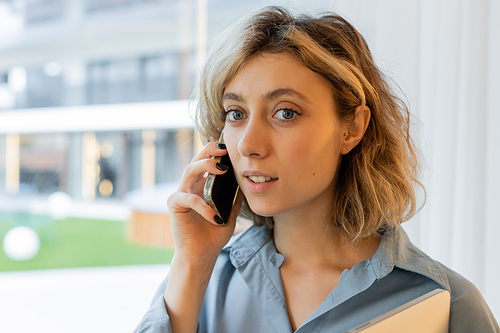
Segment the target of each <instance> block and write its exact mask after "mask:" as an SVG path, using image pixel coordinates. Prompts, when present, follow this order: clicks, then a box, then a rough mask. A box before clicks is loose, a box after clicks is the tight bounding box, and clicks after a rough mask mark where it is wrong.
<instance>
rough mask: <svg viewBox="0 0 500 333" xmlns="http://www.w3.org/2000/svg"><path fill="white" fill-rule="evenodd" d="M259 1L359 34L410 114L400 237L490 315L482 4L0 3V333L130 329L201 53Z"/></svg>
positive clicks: (488, 86) (491, 147) (489, 9)
mask: <svg viewBox="0 0 500 333" xmlns="http://www.w3.org/2000/svg"><path fill="white" fill-rule="evenodd" d="M266 5H285V6H287V7H288V8H290V9H293V10H296V11H307V12H310V13H313V14H316V13H321V12H322V11H325V10H332V11H335V12H338V13H340V14H342V15H344V16H345V17H346V18H347V19H348V20H350V21H351V22H352V23H353V24H354V25H355V26H356V27H357V28H358V29H359V30H360V31H361V33H362V34H363V35H364V37H365V38H366V40H367V42H368V44H369V45H370V47H371V49H372V52H373V55H374V58H375V62H376V63H377V64H378V65H379V66H380V67H381V68H382V70H383V71H384V72H385V73H386V74H387V76H389V77H391V78H392V79H393V80H394V84H395V86H398V87H399V88H400V90H398V93H399V94H400V96H401V97H402V98H403V99H404V100H405V101H406V102H407V103H408V104H409V106H410V111H411V112H412V114H413V115H414V116H415V119H414V123H415V124H414V125H415V126H414V136H415V139H416V141H417V144H418V145H419V146H420V148H421V150H422V152H423V158H422V182H423V184H424V186H426V190H427V203H426V205H425V207H424V208H423V209H422V211H421V212H420V213H419V214H418V215H417V216H416V217H414V218H413V219H412V220H411V221H409V222H408V223H406V224H405V225H406V226H405V228H406V230H407V231H408V233H409V234H410V237H411V239H412V240H413V242H414V243H415V244H416V245H417V246H419V247H420V248H422V249H423V250H424V251H426V252H427V253H428V254H429V255H431V256H432V257H434V258H436V259H438V260H440V261H441V262H443V263H445V264H446V265H448V266H450V267H451V268H453V269H455V270H456V271H458V272H459V273H461V274H462V275H464V276H465V277H467V278H468V279H470V280H471V281H473V282H474V283H475V284H476V286H477V287H478V288H479V289H480V291H481V292H482V294H483V296H484V297H485V298H486V300H487V302H488V304H489V305H490V307H491V308H492V310H493V312H494V314H495V315H496V317H497V318H498V317H499V316H500V301H499V300H500V287H499V286H498V283H497V278H496V276H498V275H499V274H500V269H499V268H498V267H499V266H498V253H500V244H499V242H497V241H496V238H497V235H498V234H499V233H500V224H499V223H498V217H497V213H496V206H497V205H498V202H499V201H500V195H499V194H498V190H497V189H498V187H499V186H500V176H499V175H498V172H497V170H498V167H497V165H498V164H499V162H500V154H499V153H500V149H499V148H498V145H497V143H498V142H499V140H500V134H499V131H498V130H497V129H496V128H497V124H499V123H500V115H499V114H498V112H494V110H496V109H497V108H496V100H495V97H496V95H497V94H498V92H499V91H500V86H499V83H498V82H497V80H496V79H495V78H496V77H498V76H499V75H500V65H499V64H498V61H496V59H500V40H499V37H498V31H500V23H499V22H500V2H499V1H496V0H491V1H487V0H480V1H475V0H474V1H473V0H461V1H452V0H438V1H433V2H432V3H431V2H426V1H419V0H408V1H404V2H402V1H396V0H378V1H375V0H337V1H334V0H310V1H299V0H297V1H273V2H270V1H263V0H257V1H243V0H232V1H227V0H163V1H160V0H99V1H98V0H66V1H63V0H10V1H9V0H0V240H1V242H2V247H1V248H0V316H1V318H2V320H1V321H0V331H2V332H28V331H32V330H35V329H36V331H38V332H131V331H133V329H134V328H135V326H136V325H137V324H138V323H139V321H140V319H141V318H142V315H143V314H144V312H145V311H146V310H147V308H148V306H149V302H150V300H151V297H152V296H153V293H154V292H155V290H156V288H157V286H158V284H159V283H160V282H161V280H162V279H163V278H164V276H165V275H166V273H167V272H168V263H169V262H170V260H171V258H172V255H173V241H172V238H171V235H170V226H169V218H168V211H167V209H166V198H167V197H168V195H169V194H170V193H171V192H172V191H173V190H174V189H175V188H176V184H177V182H178V180H179V179H180V177H181V175H182V172H183V170H184V168H185V166H186V165H187V164H188V163H189V161H190V160H191V158H192V157H193V154H194V153H195V152H196V151H197V150H198V149H199V148H200V143H199V141H198V140H197V139H196V135H195V133H194V131H193V122H192V114H193V105H192V104H190V103H189V98H190V96H191V94H192V92H193V90H194V88H195V84H196V81H197V77H198V75H199V68H200V63H202V61H203V58H204V56H205V53H206V47H207V42H208V41H210V39H211V38H212V37H213V36H214V35H215V34H217V33H218V32H219V31H221V30H222V29H224V28H225V27H227V26H228V25H230V24H231V23H233V22H234V21H235V20H237V19H239V18H240V17H241V16H242V15H244V14H247V13H249V12H251V11H254V10H257V9H259V8H261V7H263V6H266ZM236 37H237V36H236ZM421 199H422V201H423V196H422V197H421ZM27 319H29V320H27Z"/></svg>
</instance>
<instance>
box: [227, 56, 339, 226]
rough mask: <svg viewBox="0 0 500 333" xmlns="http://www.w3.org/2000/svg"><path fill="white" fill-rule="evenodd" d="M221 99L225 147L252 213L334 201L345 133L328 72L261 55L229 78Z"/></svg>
mask: <svg viewBox="0 0 500 333" xmlns="http://www.w3.org/2000/svg"><path fill="white" fill-rule="evenodd" d="M223 103H224V109H225V111H226V112H227V114H226V125H225V130H224V138H225V142H226V146H227V148H228V153H229V156H230V158H231V161H232V163H233V166H234V171H235V175H236V179H237V181H238V184H239V185H240V188H241V190H242V191H243V193H244V195H245V197H246V199H247V201H248V204H249V206H250V208H251V209H252V211H254V212H255V213H257V214H259V215H262V216H277V215H280V214H285V213H286V214H290V213H292V214H293V213H300V212H302V213H306V214H307V212H308V211H309V212H310V209H328V208H329V207H330V206H331V200H332V194H333V181H334V177H335V173H336V171H337V168H338V165H339V162H340V149H341V145H342V142H343V135H344V132H345V131H344V130H343V129H344V127H341V122H340V121H339V120H338V119H337V116H336V114H335V106H334V101H333V96H332V90H331V88H330V86H329V84H328V82H327V81H326V80H325V79H324V78H323V77H321V76H320V75H319V74H316V73H314V72H313V71H311V70H310V69H308V68H307V67H305V66H303V65H302V64H301V63H300V62H298V61H297V60H295V59H294V58H293V57H291V56H289V55H287V54H274V55H273V54H268V53H261V54H258V55H257V56H255V57H253V58H251V60H250V61H248V62H247V63H246V64H245V65H244V66H243V67H242V68H241V69H240V71H239V72H238V73H237V74H236V76H235V77H234V78H233V80H232V81H231V82H230V83H229V85H228V86H227V88H226V89H225V91H224V95H223ZM316 212H317V211H316Z"/></svg>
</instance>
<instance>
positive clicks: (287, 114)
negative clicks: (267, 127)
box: [276, 109, 299, 120]
mask: <svg viewBox="0 0 500 333" xmlns="http://www.w3.org/2000/svg"><path fill="white" fill-rule="evenodd" d="M298 114H299V113H298V112H297V111H294V110H292V109H281V110H278V111H277V112H276V118H278V119H281V120H292V119H293V118H294V117H295V116H296V115H298Z"/></svg>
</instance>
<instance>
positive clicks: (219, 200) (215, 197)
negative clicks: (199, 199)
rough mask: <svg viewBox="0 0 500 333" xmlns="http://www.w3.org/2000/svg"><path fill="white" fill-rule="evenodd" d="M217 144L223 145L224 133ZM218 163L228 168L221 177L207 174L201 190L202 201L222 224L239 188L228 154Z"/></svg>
mask: <svg viewBox="0 0 500 333" xmlns="http://www.w3.org/2000/svg"><path fill="white" fill-rule="evenodd" d="M219 142H220V143H224V131H222V133H221V135H220V138H219ZM212 158H214V157H212ZM220 163H222V164H224V165H226V166H228V167H229V169H228V170H227V171H226V173H224V174H222V175H214V174H212V173H209V174H208V176H207V180H206V182H205V187H204V188H203V199H205V202H206V203H207V204H208V205H210V207H212V208H213V209H214V210H215V211H216V212H217V214H218V215H219V216H220V217H221V218H222V220H223V221H224V223H227V222H228V221H229V215H230V214H231V209H232V208H233V204H234V201H235V199H236V195H237V194H238V189H239V186H238V183H237V182H236V177H235V176H234V169H233V165H232V164H231V160H230V159H229V154H226V155H224V156H222V157H221V160H220Z"/></svg>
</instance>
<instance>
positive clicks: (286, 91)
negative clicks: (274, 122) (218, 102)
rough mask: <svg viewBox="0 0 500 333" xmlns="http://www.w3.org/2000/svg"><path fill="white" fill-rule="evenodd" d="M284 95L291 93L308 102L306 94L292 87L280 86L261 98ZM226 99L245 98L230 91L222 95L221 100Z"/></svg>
mask: <svg viewBox="0 0 500 333" xmlns="http://www.w3.org/2000/svg"><path fill="white" fill-rule="evenodd" d="M286 95H292V96H295V97H298V98H300V99H303V100H304V101H306V102H310V100H309V98H307V96H306V95H304V94H302V93H300V92H298V91H297V90H293V89H292V88H280V89H276V90H273V91H270V92H268V93H266V94H265V95H264V97H263V98H262V99H263V100H264V101H270V100H273V99H275V98H278V97H280V96H286ZM227 100H231V101H236V102H240V103H245V98H243V96H241V95H239V94H237V93H232V92H230V93H227V94H224V95H223V96H222V101H227Z"/></svg>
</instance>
